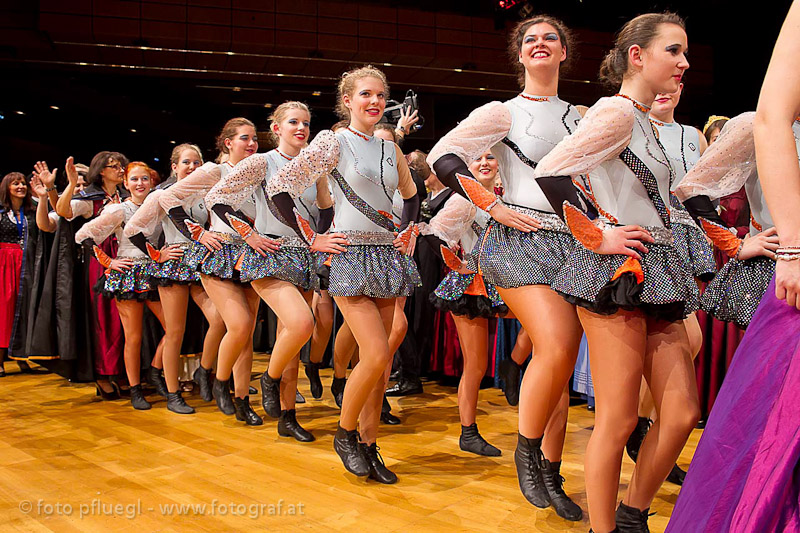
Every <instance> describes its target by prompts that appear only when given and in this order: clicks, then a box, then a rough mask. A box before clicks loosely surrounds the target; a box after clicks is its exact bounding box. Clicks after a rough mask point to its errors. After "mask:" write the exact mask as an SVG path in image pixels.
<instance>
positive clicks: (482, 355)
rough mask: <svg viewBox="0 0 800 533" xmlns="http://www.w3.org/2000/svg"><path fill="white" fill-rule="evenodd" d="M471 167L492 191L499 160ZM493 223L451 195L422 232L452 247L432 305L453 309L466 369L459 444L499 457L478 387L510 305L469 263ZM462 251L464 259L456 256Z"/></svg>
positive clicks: (482, 158)
mask: <svg viewBox="0 0 800 533" xmlns="http://www.w3.org/2000/svg"><path fill="white" fill-rule="evenodd" d="M469 170H470V172H471V173H472V175H473V176H475V177H476V179H477V180H478V182H479V183H480V184H481V186H482V187H483V188H484V189H486V191H487V192H492V191H493V190H494V182H495V179H496V177H497V170H498V166H497V159H495V157H494V156H493V155H492V154H491V153H488V152H487V153H485V154H482V155H481V156H480V157H479V158H478V159H475V160H474V161H472V162H471V163H470V165H469ZM488 223H489V214H488V213H487V212H486V211H483V210H482V209H478V208H477V207H475V206H474V205H473V204H472V203H471V202H469V201H468V200H466V199H465V198H463V197H461V196H459V195H452V196H451V197H450V198H448V199H447V202H446V203H445V205H444V207H442V209H441V210H440V211H439V212H438V213H437V214H436V216H434V217H433V218H432V219H431V221H430V223H429V224H428V225H427V227H423V228H422V229H421V231H422V234H424V235H435V236H436V237H438V238H439V239H441V240H442V241H444V243H445V244H444V245H442V246H446V247H449V248H448V249H442V254H444V255H445V259H446V260H447V264H448V267H449V268H450V269H451V270H450V272H449V273H448V274H447V275H446V276H445V278H444V279H443V280H442V282H441V283H440V284H439V286H438V287H437V288H436V290H435V291H434V293H433V294H432V295H431V298H430V299H431V303H433V305H434V306H436V308H437V309H440V310H441V311H443V312H450V313H451V314H452V316H453V321H454V322H455V325H456V330H457V331H458V340H459V343H460V344H461V352H462V353H463V355H464V368H463V372H462V374H461V380H460V381H459V384H458V413H459V416H460V417H461V437H460V438H459V447H460V448H461V449H462V450H464V451H467V452H471V453H474V454H477V455H486V456H494V457H496V456H499V455H500V450H499V449H497V448H495V447H494V446H492V445H491V444H489V443H488V442H486V440H485V439H484V438H483V437H482V436H481V434H480V432H478V425H477V423H476V421H475V411H476V410H477V406H478V391H479V390H480V385H481V380H483V377H484V376H485V375H486V368H487V366H488V355H489V342H488V341H489V318H491V317H494V316H497V315H498V314H501V315H502V314H505V313H506V312H507V311H508V308H507V307H506V305H505V304H504V303H503V300H502V299H501V298H500V295H499V294H498V293H497V289H495V288H494V286H493V285H491V284H489V283H487V282H485V281H484V280H483V276H482V275H481V274H479V273H477V272H474V271H473V270H470V269H469V267H468V265H469V263H470V258H471V255H472V253H473V251H476V250H475V248H476V245H477V244H478V243H479V242H480V239H481V237H482V236H483V232H484V231H485V230H486V226H487V225H488ZM460 251H463V256H464V257H463V259H462V258H459V257H457V255H456V254H458V253H459V252H460Z"/></svg>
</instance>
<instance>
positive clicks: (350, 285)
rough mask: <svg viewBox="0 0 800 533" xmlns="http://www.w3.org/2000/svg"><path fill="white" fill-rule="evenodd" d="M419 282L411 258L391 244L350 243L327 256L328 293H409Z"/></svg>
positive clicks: (383, 295) (393, 295)
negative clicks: (328, 263) (328, 272)
mask: <svg viewBox="0 0 800 533" xmlns="http://www.w3.org/2000/svg"><path fill="white" fill-rule="evenodd" d="M389 235H391V234H389ZM348 239H349V236H348ZM351 243H352V241H351ZM420 285H422V281H421V280H420V277H419V272H418V271H417V265H416V264H415V263H414V260H413V259H412V258H410V257H408V256H406V255H401V254H400V252H398V251H397V250H395V249H394V247H392V246H391V245H388V246H387V245H382V246H375V245H353V244H350V245H349V246H347V251H346V252H342V253H340V254H334V255H333V256H332V257H331V267H330V278H329V285H328V293H329V294H330V295H331V296H369V297H370V298H396V297H398V296H410V295H411V293H412V292H413V291H414V287H418V286H420Z"/></svg>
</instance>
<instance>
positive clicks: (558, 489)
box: [428, 16, 583, 520]
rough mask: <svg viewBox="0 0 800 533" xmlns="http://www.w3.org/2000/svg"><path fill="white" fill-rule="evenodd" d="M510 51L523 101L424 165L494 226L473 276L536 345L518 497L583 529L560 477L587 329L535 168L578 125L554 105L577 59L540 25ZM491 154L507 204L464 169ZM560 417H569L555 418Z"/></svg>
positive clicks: (454, 137)
mask: <svg viewBox="0 0 800 533" xmlns="http://www.w3.org/2000/svg"><path fill="white" fill-rule="evenodd" d="M509 52H510V54H511V55H512V57H513V61H514V64H515V65H518V67H519V68H518V69H519V73H520V82H521V85H522V86H523V88H524V90H523V92H522V93H521V94H520V95H519V96H517V97H516V98H513V99H511V100H509V101H507V102H492V103H489V104H487V105H485V106H483V107H481V108H479V109H477V110H475V111H473V112H472V114H470V116H469V117H467V118H466V119H465V120H463V121H462V122H461V123H460V124H459V125H458V126H457V127H456V128H455V129H454V130H452V131H451V132H450V133H448V134H447V135H445V136H444V137H443V138H442V139H441V140H440V141H439V142H438V143H437V145H436V146H435V147H434V149H433V150H432V151H431V153H430V155H429V156H428V162H429V163H431V164H432V166H433V169H434V171H435V172H436V175H437V176H439V179H440V180H441V181H442V183H444V184H445V185H447V186H448V187H450V188H452V189H453V190H455V191H456V192H458V193H459V194H461V195H462V196H464V197H465V198H468V199H469V200H471V201H472V202H473V203H474V204H475V205H476V206H477V207H479V208H481V209H483V210H484V211H487V212H488V213H489V215H491V217H492V219H491V220H490V221H489V225H488V227H487V229H486V231H485V232H484V233H483V235H482V237H481V241H480V243H479V244H478V245H477V249H476V251H474V252H473V254H472V255H473V264H474V266H471V270H474V271H476V272H478V273H480V274H482V275H483V278H484V279H485V280H486V281H487V282H488V283H490V284H492V285H494V286H495V287H496V288H497V291H498V292H499V294H500V296H501V297H502V299H503V301H504V302H505V304H506V305H507V306H508V307H509V309H510V310H511V311H512V312H513V313H514V315H515V316H516V317H517V319H518V320H519V321H520V322H521V323H522V327H523V328H524V329H525V331H527V332H528V334H529V335H530V337H531V339H532V340H533V345H534V355H533V359H532V361H531V364H529V365H528V368H527V370H526V372H525V376H524V378H523V381H522V390H521V392H520V400H519V435H518V443H517V449H516V452H515V454H514V459H515V463H516V467H517V477H518V480H519V484H520V489H521V491H522V493H523V495H524V496H525V498H526V499H527V500H528V501H529V502H531V503H532V504H533V505H535V506H537V507H541V508H545V507H549V506H550V505H553V507H554V508H555V510H556V512H557V513H558V515H559V516H561V517H563V518H566V519H567V520H580V519H581V517H582V516H583V512H582V511H581V509H580V507H579V506H578V505H577V504H575V503H574V502H573V501H572V500H571V499H570V498H569V497H568V496H567V495H566V494H565V492H564V490H563V488H562V483H563V478H562V477H561V474H560V468H561V452H562V449H563V446H564V435H565V431H566V412H567V404H568V401H569V399H568V396H567V385H568V382H569V378H570V376H571V375H572V371H573V368H574V367H575V358H576V356H577V353H578V347H579V344H580V339H581V325H580V322H579V321H578V316H577V313H576V311H575V306H574V305H572V304H570V303H567V302H565V301H564V300H563V298H561V297H560V296H559V295H558V294H556V293H555V292H554V291H553V290H551V288H550V283H551V282H552V281H553V278H554V277H555V275H556V274H557V273H558V271H559V270H560V268H561V266H562V264H563V263H564V261H565V260H567V258H568V257H569V255H570V252H571V250H572V249H573V248H574V247H575V240H574V238H573V237H572V236H571V235H570V234H569V230H568V229H567V227H566V225H565V224H564V223H563V222H562V221H561V220H560V219H559V217H558V216H557V215H556V214H555V213H554V212H553V208H552V207H551V206H550V204H549V202H548V201H547V198H546V197H545V196H544V194H543V193H542V191H541V190H540V188H539V187H538V186H537V185H536V183H535V182H534V179H533V172H534V169H535V168H536V167H537V164H538V161H539V160H540V159H541V158H542V157H544V156H545V154H547V153H548V152H549V151H550V150H551V149H552V148H553V147H554V146H555V145H556V144H557V143H558V142H559V141H561V139H562V138H564V137H565V136H566V135H569V134H570V133H571V132H573V131H575V128H576V127H577V125H578V122H579V121H580V119H581V115H580V113H579V112H578V111H577V110H576V109H575V107H573V106H572V105H571V104H569V103H567V102H565V101H563V100H561V99H560V98H559V97H558V96H557V93H558V80H559V73H560V70H561V65H562V63H564V62H565V61H567V59H568V58H569V56H570V55H571V53H572V43H571V40H570V37H569V33H568V30H567V29H566V27H565V26H564V25H563V23H561V22H560V21H558V20H555V19H553V18H551V17H547V16H538V17H534V18H531V19H528V20H525V21H523V22H521V23H520V24H518V25H517V27H516V28H515V30H514V31H513V32H512V34H511V36H510V43H509ZM489 149H491V151H492V153H493V154H494V155H495V157H497V159H498V161H499V163H500V174H501V178H502V182H503V188H504V193H503V198H502V202H501V201H500V199H499V198H496V197H495V195H494V194H492V193H490V192H487V191H486V189H484V188H483V187H482V186H481V185H480V184H479V183H478V182H477V181H476V180H475V178H474V177H473V176H472V174H471V172H470V170H469V168H468V165H469V164H470V163H472V161H474V160H475V159H476V158H478V157H480V156H481V154H483V153H484V152H486V151H487V150H489ZM554 412H559V413H562V414H563V416H561V417H555V418H557V419H554V417H553V416H552V415H553V413H554Z"/></svg>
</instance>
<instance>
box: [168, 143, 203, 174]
mask: <svg viewBox="0 0 800 533" xmlns="http://www.w3.org/2000/svg"><path fill="white" fill-rule="evenodd" d="M202 164H203V158H202V157H200V154H198V153H197V152H196V151H195V150H194V148H187V149H185V150H183V151H182V152H181V155H180V157H179V158H178V162H177V163H172V171H173V172H174V173H175V176H176V177H177V178H178V179H179V180H180V179H183V178H185V177H186V176H188V175H189V174H191V173H192V172H194V170H195V169H196V168H197V167H199V166H200V165H202Z"/></svg>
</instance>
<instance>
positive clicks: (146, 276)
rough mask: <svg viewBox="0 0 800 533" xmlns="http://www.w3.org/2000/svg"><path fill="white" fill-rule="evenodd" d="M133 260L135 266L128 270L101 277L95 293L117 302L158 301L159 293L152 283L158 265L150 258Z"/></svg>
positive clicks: (115, 271)
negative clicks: (114, 299)
mask: <svg viewBox="0 0 800 533" xmlns="http://www.w3.org/2000/svg"><path fill="white" fill-rule="evenodd" d="M131 259H133V266H132V267H131V268H129V269H128V270H125V271H124V272H119V271H117V270H109V271H107V272H106V273H105V274H103V275H102V276H100V278H98V280H97V283H96V284H95V286H94V287H93V288H94V291H95V292H96V293H97V294H102V295H103V296H106V297H108V298H116V299H117V300H140V301H144V300H158V291H157V290H156V286H155V285H154V284H153V283H152V277H153V275H154V273H155V271H156V263H155V262H154V261H153V260H152V259H150V258H149V257H137V258H131Z"/></svg>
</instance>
